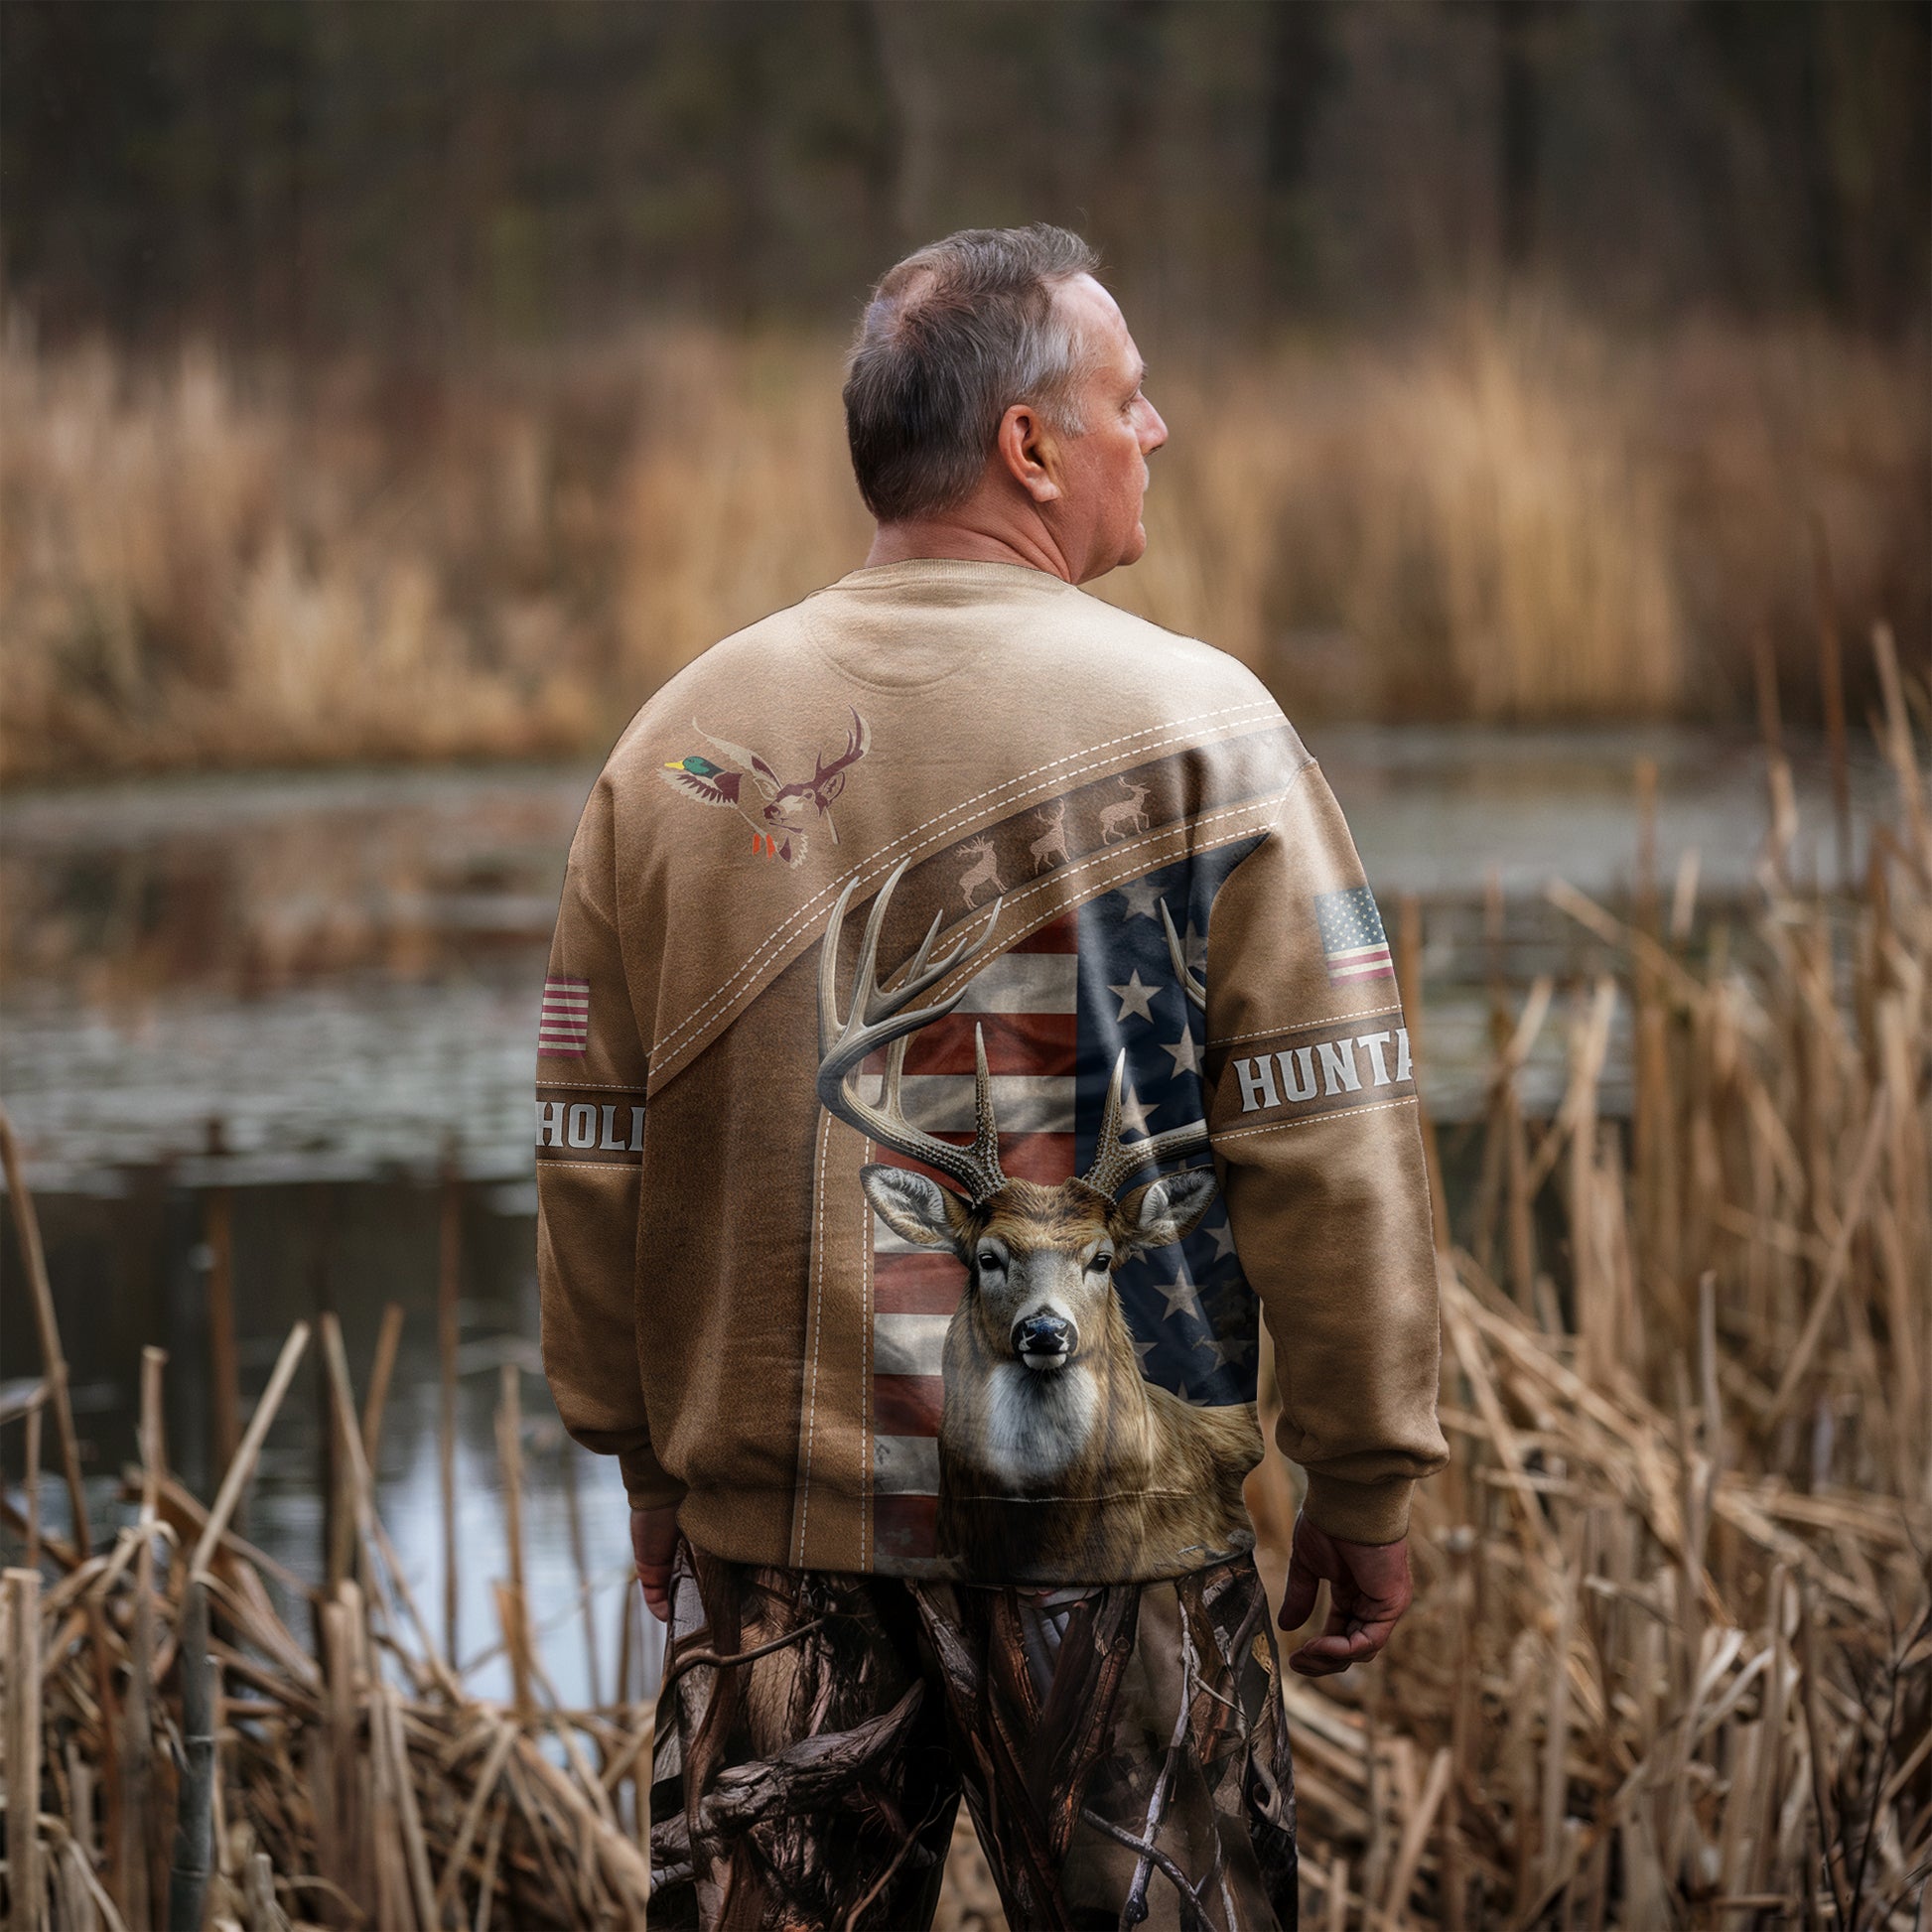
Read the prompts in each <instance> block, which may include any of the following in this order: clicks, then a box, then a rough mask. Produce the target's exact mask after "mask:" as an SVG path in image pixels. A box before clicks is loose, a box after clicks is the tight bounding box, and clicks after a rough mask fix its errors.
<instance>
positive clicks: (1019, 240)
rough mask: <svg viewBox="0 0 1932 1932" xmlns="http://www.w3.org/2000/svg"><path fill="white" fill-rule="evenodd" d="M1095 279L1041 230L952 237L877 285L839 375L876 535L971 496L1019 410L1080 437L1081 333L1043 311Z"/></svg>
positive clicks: (1090, 268) (1094, 264) (1068, 239)
mask: <svg viewBox="0 0 1932 1932" xmlns="http://www.w3.org/2000/svg"><path fill="white" fill-rule="evenodd" d="M1099 266H1100V258H1099V256H1098V255H1096V254H1095V253H1094V251H1093V249H1092V248H1090V247H1089V246H1088V245H1087V243H1086V242H1084V241H1082V240H1081V239H1080V237H1079V236H1078V235H1076V234H1071V233H1069V232H1068V231H1067V230H1066V229H1065V228H1054V227H1049V226H1048V225H1047V224H1046V223H1045V222H1043V221H1040V222H1035V223H1034V224H1033V226H1031V227H1026V228H962V229H961V230H960V231H959V232H958V233H957V234H950V235H948V236H947V237H946V238H945V240H943V241H935V242H932V243H930V244H929V245H928V246H926V247H924V248H921V249H919V250H918V252H917V253H916V254H911V255H907V256H906V258H905V259H904V260H903V261H902V262H900V263H899V264H898V265H897V267H895V268H892V269H889V270H888V271H887V273H886V274H885V276H884V277H882V278H881V280H880V283H879V286H878V287H877V288H876V289H874V290H873V293H872V300H871V301H870V302H869V303H868V304H867V305H866V314H865V320H864V321H863V322H862V323H861V324H860V325H859V335H858V340H857V341H856V342H855V343H854V344H853V346H852V354H851V357H850V359H849V360H848V362H847V365H846V379H845V427H846V436H847V438H848V440H849V441H850V443H851V445H852V469H853V473H854V475H855V476H856V477H857V478H858V480H859V494H860V495H861V496H863V497H864V498H865V499H866V507H867V508H868V509H869V510H871V511H872V513H873V515H874V516H876V517H878V518H879V520H880V521H881V522H882V523H893V522H898V521H901V520H903V519H904V518H906V517H912V516H931V515H935V514H937V513H939V512H941V511H943V510H948V509H952V508H954V507H956V506H957V505H958V504H959V503H961V502H963V501H964V500H965V499H966V498H967V497H968V496H969V495H971V494H972V492H973V488H974V485H975V484H976V483H978V482H979V480H980V477H981V475H982V474H983V473H984V471H985V468H986V459H987V456H988V454H989V453H990V452H991V450H992V448H993V444H994V439H995V437H996V436H997V434H998V432H999V427H1000V419H1001V418H1002V417H1003V416H1004V415H1005V414H1006V412H1007V410H1008V409H1009V408H1010V407H1011V406H1012V405H1013V404H1014V403H1016V402H1029V403H1034V404H1035V405H1036V406H1037V407H1038V408H1039V409H1040V411H1041V412H1042V414H1044V415H1045V417H1046V419H1047V421H1048V422H1049V423H1050V424H1052V426H1053V427H1054V428H1056V429H1058V430H1060V431H1062V432H1063V433H1066V434H1072V435H1077V434H1078V433H1079V430H1080V427H1081V425H1080V423H1079V420H1078V417H1077V413H1076V412H1075V411H1074V409H1073V407H1072V390H1073V384H1074V380H1075V378H1076V377H1077V376H1078V374H1079V372H1080V368H1081V363H1082V351H1081V342H1080V337H1079V331H1078V330H1077V328H1075V327H1074V326H1073V325H1072V324H1070V323H1068V322H1067V321H1066V320H1065V319H1064V318H1063V317H1062V316H1061V315H1060V314H1059V312H1058V309H1057V306H1056V304H1055V302H1054V299H1053V298H1054V295H1055V293H1056V292H1057V291H1058V289H1059V287H1060V285H1061V283H1063V282H1067V281H1070V280H1072V278H1073V277H1074V276H1076V275H1091V274H1093V273H1095V272H1096V271H1097V270H1098V268H1099Z"/></svg>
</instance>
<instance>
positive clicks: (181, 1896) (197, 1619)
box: [168, 1578, 214, 1932]
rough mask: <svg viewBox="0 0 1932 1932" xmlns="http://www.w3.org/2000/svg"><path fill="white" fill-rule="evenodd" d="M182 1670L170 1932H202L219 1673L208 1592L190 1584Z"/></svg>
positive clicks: (180, 1660)
mask: <svg viewBox="0 0 1932 1932" xmlns="http://www.w3.org/2000/svg"><path fill="white" fill-rule="evenodd" d="M176 1668H177V1670H178V1672H179V1675H180V1680H181V1745H182V1756H183V1758H184V1760H185V1761H184V1763H183V1765H182V1772H181V1790H180V1795H179V1798H178V1801H177V1805H176V1810H175V1857H174V1863H173V1864H172V1865H171V1866H170V1867H169V1872H168V1932H201V1928H202V1915H203V1910H204V1907H205V1906H206V1903H207V1881H208V1873H209V1871H210V1869H211V1866H212V1860H211V1859H210V1857H209V1854H210V1852H211V1850H212V1847H213V1842H214V1686H213V1678H214V1672H213V1669H212V1667H211V1666H210V1664H209V1662H208V1652H207V1585H206V1584H205V1583H203V1582H202V1581H201V1580H200V1579H199V1578H193V1579H191V1580H190V1582H189V1585H188V1588H187V1591H186V1594H185V1596H184V1598H183V1602H182V1612H181V1641H180V1647H179V1650H178V1652H177V1663H176Z"/></svg>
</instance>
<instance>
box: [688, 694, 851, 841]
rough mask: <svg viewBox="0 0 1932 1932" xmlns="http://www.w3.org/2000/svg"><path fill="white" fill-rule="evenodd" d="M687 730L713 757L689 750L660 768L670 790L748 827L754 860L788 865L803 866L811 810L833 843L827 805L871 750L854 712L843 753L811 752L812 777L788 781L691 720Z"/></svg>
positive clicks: (752, 754) (834, 831)
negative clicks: (733, 815) (732, 814)
mask: <svg viewBox="0 0 1932 1932" xmlns="http://www.w3.org/2000/svg"><path fill="white" fill-rule="evenodd" d="M691 729H692V730H693V731H695V732H696V733H697V734H698V736H699V737H700V738H702V739H703V740H704V741H705V743H706V744H707V745H709V746H710V747H711V748H712V749H713V750H714V751H715V752H717V753H718V754H719V758H718V759H710V758H706V757H705V756H704V754H703V753H701V752H694V753H692V754H691V755H690V756H689V757H688V758H681V759H676V760H675V761H674V762H672V763H669V764H666V765H665V766H664V769H663V778H664V782H665V783H666V784H667V785H669V786H670V787H671V788H672V789H673V790H674V791H678V792H681V793H682V794H683V795H684V796H685V797H687V798H695V799H696V800H697V801H698V803H699V804H701V805H718V806H728V807H730V808H731V809H732V810H733V811H736V812H737V813H738V815H739V816H740V817H741V818H742V819H744V821H745V822H746V824H748V825H749V826H750V827H751V828H752V850H753V851H754V852H756V853H758V854H759V856H760V857H764V858H772V859H782V860H783V861H784V862H785V864H786V865H788V866H796V865H801V864H803V862H804V858H805V845H806V838H805V828H806V825H807V823H808V822H809V814H810V813H812V812H816V813H817V814H818V816H819V817H820V818H821V819H822V820H824V822H825V829H826V831H827V832H829V833H830V834H831V838H832V843H833V844H834V845H837V844H838V842H839V831H838V827H837V826H836V825H834V824H833V822H832V801H833V800H834V799H835V798H837V797H838V795H839V794H840V792H842V791H843V790H844V789H845V780H846V775H847V773H848V772H850V771H851V769H852V767H853V766H854V765H855V764H857V763H858V762H859V760H860V759H862V758H864V757H865V755H866V754H867V753H868V752H869V751H871V749H872V727H871V726H870V725H868V724H867V723H866V721H865V720H864V719H863V718H861V717H860V716H859V714H858V712H857V711H856V710H855V711H854V712H853V714H852V729H851V731H850V732H848V733H847V734H846V741H845V750H844V751H843V752H842V753H841V754H840V755H839V756H838V757H837V758H835V759H830V760H829V761H828V760H827V759H826V758H825V755H824V754H823V753H822V752H821V753H818V754H816V755H815V756H814V758H813V770H812V775H811V776H810V777H809V778H799V779H794V780H792V781H790V782H787V781H786V780H785V779H783V778H781V777H779V776H778V774H777V772H776V771H775V770H774V769H773V768H772V767H771V765H770V763H769V762H768V761H767V760H766V759H762V758H760V757H759V755H758V753H756V752H753V751H749V750H747V749H746V747H744V746H743V745H734V744H732V742H731V741H730V740H729V739H725V738H716V737H714V736H713V735H712V734H711V733H710V732H708V731H706V730H705V728H704V727H703V726H702V725H701V724H699V723H698V721H697V720H696V719H695V718H694V719H692V721H691ZM720 759H723V762H720Z"/></svg>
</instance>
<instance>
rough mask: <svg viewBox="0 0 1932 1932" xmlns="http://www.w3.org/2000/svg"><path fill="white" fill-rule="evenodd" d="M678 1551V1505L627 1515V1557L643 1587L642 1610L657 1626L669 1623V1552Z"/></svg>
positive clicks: (636, 1510)
mask: <svg viewBox="0 0 1932 1932" xmlns="http://www.w3.org/2000/svg"><path fill="white" fill-rule="evenodd" d="M676 1548H677V1505H676V1504H675V1503H668V1504H666V1505H665V1506H664V1507H662V1508H660V1509H633V1510H632V1511H631V1512H630V1554H631V1555H632V1556H633V1557H634V1558H636V1560H637V1581H638V1582H639V1583H640V1584H642V1585H643V1587H644V1607H645V1608H646V1609H647V1610H649V1611H650V1613H651V1615H652V1616H654V1617H655V1618H656V1619H657V1620H658V1622H659V1623H668V1622H670V1620H671V1552H672V1551H673V1550H675V1549H676Z"/></svg>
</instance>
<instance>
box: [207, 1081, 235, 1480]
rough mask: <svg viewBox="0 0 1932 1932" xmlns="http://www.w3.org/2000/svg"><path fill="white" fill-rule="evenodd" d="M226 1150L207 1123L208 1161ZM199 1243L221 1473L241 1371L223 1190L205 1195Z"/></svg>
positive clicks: (230, 1226)
mask: <svg viewBox="0 0 1932 1932" xmlns="http://www.w3.org/2000/svg"><path fill="white" fill-rule="evenodd" d="M227 1151H228V1148H227V1136H226V1133H225V1131H224V1129H223V1127H222V1124H221V1122H220V1120H219V1119H218V1118H217V1119H214V1120H210V1121H209V1122H208V1124H207V1153H208V1158H209V1159H210V1160H219V1159H220V1158H221V1157H222V1156H223V1155H224V1154H226V1153H227ZM202 1239H203V1241H204V1242H205V1243H206V1244H207V1366H208V1382H209V1400H208V1408H209V1414H210V1419H211V1421H212V1423H213V1433H214V1442H213V1444H212V1453H211V1454H210V1456H209V1457H208V1461H209V1464H210V1466H211V1467H213V1468H216V1469H225V1468H226V1467H227V1466H228V1464H229V1463H230V1462H232V1461H233V1460H234V1452H235V1450H236V1449H237V1448H239V1447H240V1444H241V1368H240V1358H239V1356H238V1354H237V1352H236V1349H235V1338H234V1194H233V1192H232V1190H231V1189H229V1188H228V1187H227V1186H225V1185H217V1186H213V1187H210V1188H209V1189H208V1190H207V1200H206V1202H205V1203H204V1204H203V1209H202Z"/></svg>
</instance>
